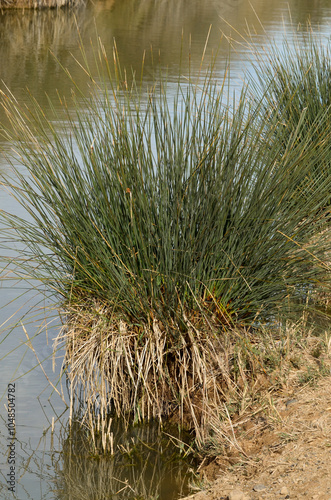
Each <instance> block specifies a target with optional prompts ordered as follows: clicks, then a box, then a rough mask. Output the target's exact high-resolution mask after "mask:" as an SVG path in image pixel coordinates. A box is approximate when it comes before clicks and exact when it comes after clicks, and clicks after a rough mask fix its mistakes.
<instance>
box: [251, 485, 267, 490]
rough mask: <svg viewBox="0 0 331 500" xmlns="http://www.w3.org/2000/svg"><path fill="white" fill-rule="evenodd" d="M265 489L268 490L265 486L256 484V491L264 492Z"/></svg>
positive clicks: (254, 488)
mask: <svg viewBox="0 0 331 500" xmlns="http://www.w3.org/2000/svg"><path fill="white" fill-rule="evenodd" d="M265 489H267V487H266V486H265V485H264V484H256V485H255V486H253V490H254V491H263V490H265Z"/></svg>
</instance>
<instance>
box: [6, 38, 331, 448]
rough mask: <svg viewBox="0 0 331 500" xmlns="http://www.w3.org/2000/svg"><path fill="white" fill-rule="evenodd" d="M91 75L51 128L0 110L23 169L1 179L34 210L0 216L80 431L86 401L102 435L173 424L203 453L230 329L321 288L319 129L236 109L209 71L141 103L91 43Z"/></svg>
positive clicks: (147, 94)
mask: <svg viewBox="0 0 331 500" xmlns="http://www.w3.org/2000/svg"><path fill="white" fill-rule="evenodd" d="M100 61H101V62H100ZM96 64H98V65H99V66H98V78H97V79H95V78H94V76H93V75H92V74H91V73H89V69H88V65H86V67H85V71H86V72H87V73H88V74H89V75H90V78H91V92H90V94H89V95H83V93H82V92H81V91H80V90H79V88H77V87H76V88H75V93H74V94H73V111H72V110H71V109H69V108H67V107H66V103H65V102H64V101H61V102H60V107H61V111H58V110H57V111H56V110H55V108H52V109H53V113H54V116H53V118H54V119H55V120H56V121H58V122H59V121H60V120H62V119H65V120H66V127H64V128H63V129H62V130H61V131H60V130H59V128H57V126H56V125H53V121H52V118H46V116H45V114H44V112H43V110H42V109H40V107H39V106H38V104H37V103H36V102H35V101H33V100H32V103H31V106H30V108H29V109H26V108H23V107H21V106H20V105H19V103H17V102H16V101H15V99H14V98H13V97H11V96H10V95H3V96H2V97H3V99H2V102H3V106H4V107H5V109H6V112H7V115H8V118H9V119H10V121H11V129H10V130H7V131H6V133H5V135H6V138H7V139H9V140H10V141H12V142H13V144H14V146H13V148H14V151H15V153H17V155H18V158H19V161H20V162H21V164H22V165H23V167H24V168H23V169H22V168H19V169H15V179H14V180H12V181H10V180H9V179H6V181H5V183H6V184H7V185H8V186H9V188H10V189H11V190H12V191H13V193H14V194H15V196H16V197H17V199H18V200H19V202H20V203H21V204H22V206H24V208H25V209H26V210H27V212H28V214H29V219H28V220H23V219H21V218H19V217H17V216H15V215H12V214H6V213H4V212H3V213H2V219H3V220H4V222H5V223H6V224H7V225H8V226H9V227H12V228H14V230H15V232H16V238H17V239H19V240H23V241H24V242H25V244H26V245H28V248H29V252H28V253H27V254H26V260H25V261H23V262H22V263H21V264H20V265H21V269H22V272H26V273H27V275H33V276H35V277H37V278H39V279H41V280H42V281H43V282H45V283H47V284H48V286H49V290H51V291H54V293H56V294H57V296H59V297H60V298H61V309H62V312H63V320H64V327H63V330H62V332H61V334H60V335H59V338H58V339H57V345H59V344H61V343H63V345H64V346H65V349H66V353H65V363H64V370H65V372H66V376H67V377H68V379H69V382H70V384H71V390H72V391H73V392H74V391H75V390H76V389H78V388H80V387H81V386H82V387H83V388H84V390H85V398H84V399H85V401H86V405H87V409H88V411H87V414H86V422H88V421H89V418H88V414H89V411H90V412H92V411H94V409H95V406H96V405H97V406H98V411H99V412H100V414H101V415H102V418H103V420H104V422H106V415H107V413H108V412H109V411H115V412H116V413H117V414H118V415H122V416H123V417H125V418H126V419H133V420H134V421H139V420H144V419H151V418H156V419H159V420H160V421H162V420H164V419H165V418H169V417H171V418H174V417H175V416H176V417H177V419H178V420H179V421H180V422H182V423H186V425H188V426H189V427H191V428H194V429H195V432H196V436H197V438H198V441H199V442H200V443H201V442H202V441H203V440H204V439H205V437H206V435H208V431H209V427H208V426H209V424H208V415H209V414H210V412H211V411H213V410H215V411H217V409H218V408H219V405H220V401H222V400H223V398H224V392H225V391H226V390H227V388H230V387H233V380H232V379H231V370H230V369H229V367H231V359H229V353H228V351H227V342H226V339H227V335H228V332H230V331H232V330H236V331H237V334H238V332H239V335H240V332H241V331H244V329H246V330H247V329H250V328H253V327H257V325H258V323H259V322H261V323H263V322H264V321H269V322H270V321H272V320H273V319H275V317H276V315H277V314H278V313H279V311H280V309H281V310H282V313H284V314H287V315H289V314H290V306H291V307H292V305H293V304H295V306H296V307H297V308H298V309H300V308H302V307H304V306H305V304H306V299H307V296H308V295H309V293H310V292H311V290H318V289H323V288H325V287H328V286H329V285H330V275H329V273H328V272H326V270H325V268H324V267H323V265H321V263H322V260H323V258H324V256H325V253H324V252H325V251H326V250H327V248H328V246H329V240H328V238H327V236H326V232H325V231H324V229H325V225H326V219H325V218H324V217H323V216H321V215H320V209H321V208H323V207H325V205H326V203H327V200H328V199H329V193H330V187H331V179H330V176H325V175H323V174H322V173H321V174H320V175H319V173H318V172H319V167H320V165H321V164H325V163H328V162H329V161H330V158H331V151H330V147H331V141H330V126H329V119H328V115H327V112H326V111H325V110H324V109H322V110H321V112H319V111H318V110H316V116H315V118H314V120H313V121H311V122H309V123H307V122H306V120H305V115H304V114H303V113H302V114H301V115H300V118H299V120H298V123H297V125H296V126H295V127H294V128H293V127H291V126H288V125H287V121H286V112H287V109H288V108H287V107H286V106H285V109H284V110H282V108H281V107H280V109H279V110H278V112H277V113H275V107H274V106H270V109H269V108H268V107H266V106H265V102H266V101H265V95H262V96H260V97H256V98H254V99H253V98H252V97H251V87H248V86H246V87H244V89H243V90H242V92H241V93H240V95H239V96H237V97H238V98H237V100H234V104H233V105H232V104H231V105H230V103H229V102H228V101H227V96H228V95H229V94H228V89H227V85H226V79H224V80H220V79H217V78H216V74H214V72H213V68H212V67H210V68H209V69H208V70H206V71H205V72H204V73H203V74H204V75H205V76H204V77H201V75H200V78H198V80H195V81H193V80H192V81H187V80H185V79H181V78H179V79H178V82H177V84H172V87H171V97H170V96H169V95H168V94H167V92H168V90H169V85H168V82H167V80H166V77H165V76H162V75H160V74H157V73H156V74H155V80H154V82H153V84H151V85H150V87H149V89H148V90H146V89H144V88H143V85H140V84H139V83H138V82H137V81H136V80H135V79H134V77H132V79H131V81H130V79H129V77H128V75H127V74H126V73H124V72H123V73H122V72H121V68H120V65H119V62H118V58H117V56H116V52H114V57H113V58H112V59H110V60H109V59H108V57H107V55H106V53H105V50H104V48H103V47H102V45H100V47H99V54H98V58H97V59H96ZM128 81H129V82H130V83H127V82H128ZM72 83H73V86H74V84H75V82H72ZM174 87H175V90H174ZM284 92H288V89H287V88H286V89H285V90H284ZM316 123H318V124H319V129H318V130H319V132H318V134H316V127H315V125H316ZM15 161H16V160H15ZM312 172H314V175H313V176H312ZM317 235H318V237H317ZM90 421H91V422H92V421H93V419H90ZM104 432H105V436H107V432H108V431H107V429H106V426H104ZM106 441H107V439H106V437H105V441H104V446H105V447H106V448H107V446H108V445H107V443H106Z"/></svg>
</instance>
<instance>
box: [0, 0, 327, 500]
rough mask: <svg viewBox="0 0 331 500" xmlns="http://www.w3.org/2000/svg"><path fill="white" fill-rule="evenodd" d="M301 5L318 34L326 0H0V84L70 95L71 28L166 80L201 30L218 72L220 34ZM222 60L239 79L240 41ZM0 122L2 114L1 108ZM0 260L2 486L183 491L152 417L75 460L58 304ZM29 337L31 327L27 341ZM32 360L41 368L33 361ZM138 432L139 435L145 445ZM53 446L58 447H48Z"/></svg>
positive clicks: (274, 32) (51, 491)
mask: <svg viewBox="0 0 331 500" xmlns="http://www.w3.org/2000/svg"><path fill="white" fill-rule="evenodd" d="M308 17H309V18H310V21H311V24H312V26H313V28H314V29H316V30H317V29H318V30H320V32H321V33H323V34H324V35H325V36H326V37H328V36H330V35H331V5H330V2H329V0H268V1H267V2H266V0H250V1H248V0H205V1H203V2H201V0H158V1H155V0H94V1H93V2H89V3H87V4H86V5H81V6H80V7H79V8H77V9H75V10H73V11H70V10H59V11H56V10H54V11H46V10H45V11H40V12H37V11H28V10H25V11H3V12H1V13H0V81H1V83H0V88H1V89H2V90H3V91H5V92H9V91H10V92H13V94H14V95H15V97H16V98H17V99H18V100H19V102H20V103H22V104H24V102H26V101H27V93H26V88H28V89H29V90H30V92H31V93H32V95H33V96H35V97H36V98H37V99H38V101H39V102H40V103H41V104H42V105H43V106H44V108H45V110H46V112H47V109H48V101H47V98H46V94H47V95H48V96H50V98H51V99H53V100H54V102H56V99H57V93H59V94H60V95H61V96H63V95H64V96H69V95H70V82H69V81H68V78H67V77H66V76H65V74H64V71H63V69H62V68H61V67H60V64H61V65H62V66H64V67H65V68H68V70H69V71H70V73H71V75H72V77H73V78H74V79H75V80H76V81H77V82H78V84H79V85H80V86H81V87H83V88H84V87H86V86H87V85H88V80H87V78H86V75H85V74H84V72H83V71H82V70H81V68H80V67H79V65H78V64H77V63H76V62H75V60H74V58H78V59H79V60H81V59H80V58H81V55H80V49H79V45H80V40H81V41H82V42H83V45H84V47H85V50H86V54H87V58H88V60H90V61H92V60H93V45H94V47H95V42H96V40H97V36H99V37H100V38H101V40H102V42H103V44H104V46H105V47H106V50H107V51H109V54H110V53H111V51H112V48H113V45H114V40H115V41H116V47H117V50H118V54H119V58H120V61H121V64H122V65H123V66H124V67H127V68H131V67H132V68H133V70H135V71H136V72H140V68H141V63H142V58H143V55H144V53H146V56H145V67H144V78H145V79H146V81H148V79H149V78H150V77H151V74H152V60H153V58H154V60H157V61H158V62H160V64H161V67H164V68H167V71H168V74H169V79H170V80H171V79H172V78H173V79H176V77H177V76H178V72H179V71H180V72H181V73H182V74H183V75H184V76H185V75H187V76H188V74H189V71H190V76H191V77H194V76H195V75H197V74H198V72H199V68H200V62H201V57H202V54H203V53H204V48H205V42H206V39H207V36H208V33H209V31H210V35H209V41H208V48H207V51H206V57H207V58H208V57H209V55H210V54H211V51H212V50H214V51H216V50H218V56H217V72H219V74H220V76H222V74H223V70H224V68H225V67H226V63H227V60H228V58H229V44H228V42H227V41H226V37H229V36H232V37H234V38H236V39H237V40H239V39H240V35H241V36H245V37H248V36H252V37H253V39H255V40H256V41H258V42H260V43H261V44H263V43H268V42H267V37H274V38H276V40H281V39H282V38H283V36H284V30H286V31H287V33H288V34H289V33H290V32H291V25H292V26H294V27H296V26H297V25H298V24H299V23H301V24H304V23H305V22H306V20H307V18H308ZM210 26H212V27H211V30H210ZM224 35H225V36H224ZM222 36H223V39H222ZM288 36H290V35H288ZM91 40H92V44H91ZM181 47H182V54H183V55H182V62H180V61H181ZM151 48H152V51H153V57H152V56H151ZM188 52H190V59H189V58H188V57H187V54H188ZM188 61H190V63H189V62H188ZM59 63H60V64H59ZM231 67H232V71H231V78H232V84H233V86H234V87H235V86H236V85H238V86H240V83H241V81H242V76H243V72H244V69H245V68H246V67H247V48H245V47H244V46H240V45H238V46H237V47H236V50H235V51H233V52H232V53H231ZM1 123H4V124H5V123H6V117H5V115H4V113H3V112H2V110H0V124H1ZM0 145H1V147H2V148H3V149H4V150H6V149H8V148H10V144H7V143H6V142H5V141H4V140H3V139H0ZM8 170H9V167H8V165H7V163H6V161H5V157H4V155H3V154H1V153H0V172H5V173H7V172H8ZM0 209H1V210H6V211H8V212H13V213H17V214H19V215H23V211H22V208H20V207H19V206H17V204H16V202H15V200H14V199H13V198H12V197H11V196H10V195H9V194H8V192H7V191H6V190H5V189H4V188H2V189H0ZM0 230H1V227H0ZM0 238H1V243H2V244H1V255H15V254H16V252H17V251H18V252H20V255H21V256H22V257H24V248H12V247H11V248H8V247H7V246H6V235H5V234H4V233H3V231H2V233H1V234H0ZM1 267H4V266H3V265H1ZM1 272H2V279H1V281H0V311H1V316H0V317H1V319H0V335H1V337H0V341H1V343H0V349H1V350H0V359H1V363H0V397H1V398H2V399H1V407H0V448H1V451H2V452H3V454H2V459H1V467H0V469H1V472H0V496H1V498H4V499H5V498H15V497H16V498H18V499H22V500H24V499H28V498H31V499H34V500H38V499H51V498H54V499H61V500H62V499H76V498H77V499H78V498H79V499H81V498H98V499H101V498H114V499H115V498H116V499H122V498H146V499H147V498H148V499H149V498H160V499H164V500H171V499H174V498H178V496H179V495H180V494H183V493H185V492H187V491H188V486H187V482H188V479H190V475H189V472H188V471H189V468H190V463H188V462H187V461H186V462H182V461H181V460H180V459H179V457H178V454H175V448H174V447H172V448H171V443H170V444H169V442H168V441H167V442H165V439H164V436H163V437H162V436H160V435H159V431H158V430H156V428H155V427H153V426H151V427H146V428H143V429H139V428H136V429H135V430H132V431H130V432H131V434H130V433H129V434H125V433H124V430H123V429H121V428H120V427H118V426H117V427H116V433H117V436H118V440H117V441H116V445H117V444H118V445H119V447H121V449H122V452H123V453H122V454H121V455H118V454H117V455H116V454H115V457H114V458H113V459H111V460H106V461H102V460H101V461H91V460H86V450H85V451H84V449H83V444H82V442H83V441H82V440H81V437H80V436H79V432H78V433H76V437H75V441H74V444H73V441H72V440H71V438H72V436H69V435H68V432H67V421H68V414H67V412H65V403H64V401H65V400H66V397H67V396H66V392H65V388H63V389H61V385H60V384H58V376H59V370H60V366H61V356H60V355H59V357H58V359H57V360H56V363H55V366H53V363H52V343H53V339H54V337H55V336H56V334H57V332H58V330H59V328H60V324H59V319H58V316H57V314H56V313H55V312H54V311H51V303H50V302H47V301H45V300H44V299H43V295H42V294H41V293H40V292H39V293H38V292H37V291H36V290H38V289H39V290H40V287H41V286H42V285H40V284H38V283H31V285H34V286H35V290H34V291H31V290H29V284H28V283H26V281H20V280H19V278H18V277H17V276H15V273H14V272H13V269H12V268H6V269H3V270H2V271H1ZM21 318H22V321H21V322H20V323H19V324H16V322H17V321H18V320H19V319H21ZM8 333H9V335H8ZM28 339H33V341H32V346H33V349H31V348H30V347H29V341H28ZM42 360H43V364H42V368H41V367H40V366H39V361H42ZM48 379H50V380H51V382H52V384H54V388H52V386H50V385H49V382H48ZM10 383H15V392H13V391H14V388H13V386H9V387H10V390H11V391H12V392H11V393H10V394H14V395H15V417H16V438H17V440H16V442H15V443H16V444H15V453H16V470H15V474H16V477H15V480H16V486H15V489H16V492H15V495H14V496H13V494H12V493H11V492H10V491H8V483H7V479H8V477H7V474H8V472H9V469H8V467H9V465H8V461H7V455H6V453H8V450H9V452H10V446H8V444H9V445H10V443H11V436H10V435H9V434H8V428H7V426H6V425H7V424H8V413H7V409H8V408H6V407H5V405H7V394H8V384H10ZM142 442H147V444H148V446H147V447H145V448H144V446H143V445H141V443H142ZM138 445H139V446H138ZM62 449H64V450H65V453H64V454H60V453H59V452H60V451H61V450H62ZM124 450H126V451H124ZM174 454H175V455H176V457H175V458H174V456H175V455H174Z"/></svg>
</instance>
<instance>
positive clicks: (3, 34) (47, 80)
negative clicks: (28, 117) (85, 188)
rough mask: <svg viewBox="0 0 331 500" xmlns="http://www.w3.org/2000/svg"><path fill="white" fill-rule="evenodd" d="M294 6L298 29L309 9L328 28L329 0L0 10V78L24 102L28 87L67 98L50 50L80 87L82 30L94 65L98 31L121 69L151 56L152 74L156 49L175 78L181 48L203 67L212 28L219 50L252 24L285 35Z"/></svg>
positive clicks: (197, 0) (124, 1) (107, 3)
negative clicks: (228, 37) (116, 55)
mask: <svg viewBox="0 0 331 500" xmlns="http://www.w3.org/2000/svg"><path fill="white" fill-rule="evenodd" d="M288 6H289V9H290V11H291V15H292V18H293V23H294V25H296V24H297V22H299V21H301V22H305V19H306V17H307V15H308V14H309V13H310V12H311V17H312V22H313V23H314V22H316V23H317V22H319V23H323V21H324V19H325V18H328V17H329V18H330V5H329V2H328V0H314V1H313V4H312V0H300V2H297V0H289V1H288V0H269V2H268V8H267V9H266V8H265V1H264V0H251V2H249V0H209V1H203V2H201V0H160V1H158V2H155V1H154V0H96V1H93V2H90V3H86V4H83V5H81V6H80V7H79V8H76V9H74V10H70V9H69V10H50V11H49V10H45V11H27V10H25V11H18V12H17V11H3V12H2V13H0V80H2V81H4V82H5V84H6V85H7V86H8V87H9V89H10V90H11V91H13V92H14V93H15V95H17V94H18V97H19V98H22V92H21V89H23V88H26V87H29V89H30V90H31V92H32V93H33V95H34V96H35V97H37V98H38V100H41V101H42V103H45V104H46V102H47V101H46V100H45V97H44V93H45V92H47V94H49V95H51V96H54V95H55V92H56V89H57V90H58V91H59V93H60V95H62V94H67V95H68V93H69V88H68V87H69V86H68V81H67V79H66V78H65V77H64V75H63V71H62V70H61V68H60V67H59V65H58V64H57V63H56V62H55V60H54V57H53V56H52V55H51V53H50V51H51V52H52V53H53V54H54V55H55V56H56V57H57V58H58V59H59V60H60V62H61V64H63V66H65V67H68V68H70V72H71V73H72V75H73V77H74V79H76V80H77V81H78V84H79V86H80V87H82V83H83V81H82V80H84V74H83V72H82V71H79V68H78V66H76V65H75V63H74V62H73V59H72V57H71V53H73V55H74V56H78V55H79V38H78V35H77V28H78V30H79V33H80V36H81V39H82V41H83V44H84V46H85V48H86V51H87V55H88V58H89V59H90V60H92V59H93V50H92V47H91V45H90V40H91V39H92V40H95V39H96V31H97V32H98V34H99V35H100V38H101V40H102V42H103V43H104V45H105V47H106V48H107V49H108V50H109V51H110V50H111V47H112V46H113V42H114V39H116V44H117V48H118V51H119V55H120V60H121V63H122V66H125V67H127V68H129V67H133V68H135V69H140V67H141V61H142V57H143V54H144V52H145V51H146V54H147V59H146V63H145V67H146V73H147V74H148V71H149V69H150V64H151V57H149V54H150V48H151V47H153V52H154V54H159V52H160V54H161V55H160V58H161V63H162V65H163V66H168V67H169V72H170V74H172V75H174V76H176V75H177V73H178V68H179V61H180V57H181V56H180V54H181V51H182V47H181V44H182V43H183V47H184V54H183V61H184V62H185V61H186V60H188V58H187V57H185V51H186V52H187V51H188V50H189V49H188V47H189V46H190V63H191V65H192V66H191V69H192V68H195V70H198V68H199V65H200V61H201V56H202V53H203V49H204V44H205V40H206V37H207V34H208V31H209V27H210V25H213V28H212V31H211V35H210V39H209V47H210V48H213V49H216V48H218V47H219V45H220V40H221V33H222V32H225V33H226V34H227V35H229V34H230V33H232V34H233V35H234V36H235V35H236V31H238V32H239V33H241V34H243V33H245V32H246V33H247V28H248V27H250V29H251V32H252V33H255V34H256V35H257V36H259V35H263V34H264V29H263V28H262V26H261V25H263V26H264V27H265V29H266V31H267V32H268V31H270V30H271V31H272V32H275V31H276V30H279V29H281V30H282V21H283V16H285V17H286V18H287V19H289V15H288ZM257 17H258V18H259V20H258V19H257ZM260 23H261V24H260ZM229 25H231V26H233V29H232V28H230V27H229ZM253 26H254V28H253ZM191 37H192V41H191V42H190V38H191ZM181 40H183V42H181ZM227 56H228V44H227V42H226V41H225V40H223V41H222V43H221V46H220V53H219V57H218V59H219V62H220V64H221V65H223V67H224V59H226V58H227ZM78 57H79V56H78ZM155 57H158V56H155ZM231 58H232V59H233V60H234V59H237V58H239V60H240V59H241V60H243V54H241V53H238V52H237V53H233V54H232V56H231ZM8 61H9V62H10V63H9V64H8ZM181 70H182V71H183V70H184V68H183V66H181ZM0 121H1V116H0Z"/></svg>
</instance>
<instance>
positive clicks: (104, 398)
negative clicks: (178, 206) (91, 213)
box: [55, 301, 331, 456]
mask: <svg viewBox="0 0 331 500" xmlns="http://www.w3.org/2000/svg"><path fill="white" fill-rule="evenodd" d="M92 306H93V307H91V303H89V304H86V303H85V304H84V303H81V304H77V305H72V306H71V307H70V308H69V307H68V308H67V310H66V320H65V323H64V327H63V328H62V331H61V332H60V334H59V336H58V337H57V339H56V342H55V344H56V345H55V347H56V348H55V350H57V349H58V348H59V347H61V346H64V347H65V359H64V364H63V372H65V374H66V377H67V380H68V381H69V387H70V391H71V415H73V414H74V413H75V411H76V408H75V404H76V403H75V401H76V400H75V396H74V395H75V394H77V393H79V394H80V402H81V401H84V407H85V408H84V410H85V413H84V416H83V418H82V423H83V424H84V425H86V426H87V427H88V428H89V429H90V431H91V435H92V437H93V436H95V435H96V434H98V435H101V443H102V450H103V452H104V451H106V452H109V453H113V441H112V433H111V418H110V416H111V415H114V414H115V415H117V416H120V417H121V418H122V419H123V420H124V421H125V422H126V425H128V424H129V423H132V422H133V423H137V422H141V421H149V420H155V419H156V420H158V421H159V422H160V423H161V424H162V423H164V422H165V421H170V422H175V423H178V424H180V426H181V427H183V428H186V429H188V430H191V431H193V433H194V436H195V440H196V444H197V446H198V448H200V449H203V448H204V449H205V450H208V455H213V454H215V455H217V454H219V452H220V447H221V448H222V447H224V446H225V445H226V446H228V445H230V444H231V446H232V447H234V449H236V450H237V453H240V454H241V455H242V456H245V452H244V451H243V450H242V449H241V447H240V445H239V444H238V443H237V442H236V438H235V433H234V431H233V427H232V420H233V418H237V417H238V416H240V417H241V416H243V415H246V414H249V412H250V411H251V408H252V405H256V402H257V401H260V402H261V408H263V407H264V406H265V401H268V400H269V401H270V395H272V394H273V393H274V392H275V391H277V390H278V389H279V388H280V387H284V386H285V385H288V384H293V383H298V384H300V383H306V382H307V381H309V380H314V379H315V378H317V377H318V376H319V375H320V374H322V373H324V372H325V373H326V372H328V370H329V369H330V367H329V358H328V355H327V352H328V349H330V342H331V341H330V336H328V335H329V334H328V333H327V332H325V335H324V337H323V336H321V335H320V334H319V335H317V334H315V333H314V328H313V327H308V325H307V317H306V316H305V315H304V316H303V317H302V318H301V319H300V321H299V322H297V323H290V322H287V323H286V324H278V325H268V326H267V327H261V326H260V327H259V328H251V329H244V328H242V329H240V330H239V329H230V328H227V329H225V328H224V327H223V329H222V332H221V334H220V327H219V325H218V331H217V324H216V323H215V324H211V323H210V322H209V323H208V324H207V322H206V320H204V321H203V320H202V318H199V322H197V321H195V324H199V329H197V327H196V326H195V324H194V322H193V319H192V318H191V319H189V318H187V317H186V325H185V326H186V328H185V329H183V328H182V330H181V329H180V328H179V327H178V326H176V325H175V324H174V325H173V331H172V332H171V335H169V331H166V330H165V328H164V327H163V325H162V324H160V322H158V321H156V320H154V321H153V322H151V324H150V325H145V326H144V327H142V326H138V325H128V324H127V323H126V322H124V321H122V320H121V319H117V318H115V317H114V316H113V315H112V314H111V312H110V311H109V310H108V309H107V307H106V305H105V304H101V303H100V302H96V301H95V302H93V304H92ZM300 381H301V382H300ZM268 398H269V399H268ZM80 404H81V403H80ZM254 411H255V410H254ZM94 443H95V442H94ZM98 447H99V446H97V445H96V443H95V451H97V448H98ZM99 451H100V450H99Z"/></svg>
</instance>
